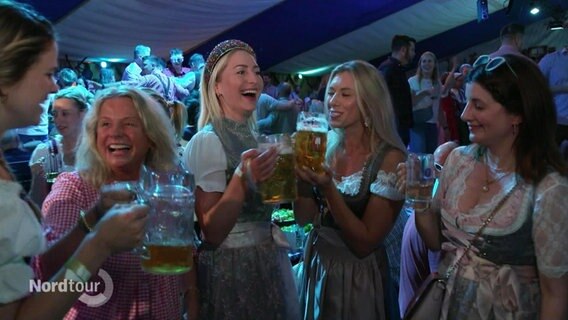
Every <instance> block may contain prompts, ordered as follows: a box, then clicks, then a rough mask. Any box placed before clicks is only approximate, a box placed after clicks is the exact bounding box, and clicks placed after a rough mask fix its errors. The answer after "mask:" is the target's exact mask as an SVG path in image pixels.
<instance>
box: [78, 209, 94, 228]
mask: <svg viewBox="0 0 568 320" xmlns="http://www.w3.org/2000/svg"><path fill="white" fill-rule="evenodd" d="M79 216H80V219H79V226H80V227H81V229H83V231H85V232H86V233H89V232H92V231H93V228H92V227H91V226H90V225H89V223H88V222H87V218H86V216H87V214H86V213H85V211H83V210H81V211H79Z"/></svg>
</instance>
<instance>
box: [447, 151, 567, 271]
mask: <svg viewBox="0 0 568 320" xmlns="http://www.w3.org/2000/svg"><path fill="white" fill-rule="evenodd" d="M474 154H475V151H474V150H473V148H472V147H471V146H470V147H460V148H457V149H456V150H454V151H453V152H452V153H451V154H450V156H449V157H448V161H447V163H446V166H444V172H443V173H442V177H441V192H440V193H438V194H437V197H438V199H439V200H441V206H442V211H441V214H442V219H443V222H444V224H446V225H448V226H450V227H453V228H458V229H460V230H463V231H465V232H467V233H469V234H474V233H476V232H477V230H478V229H479V227H480V226H481V225H482V224H483V222H484V221H485V219H486V217H487V215H488V214H490V213H491V212H492V211H493V209H494V208H495V206H496V205H497V203H498V202H500V200H501V199H502V198H503V197H505V194H506V192H507V191H509V190H511V189H512V188H513V186H514V185H515V183H519V184H520V186H519V187H518V188H517V189H516V190H515V191H514V192H513V193H512V194H511V196H510V197H509V199H507V200H506V201H505V203H504V204H503V206H502V207H501V208H500V209H499V211H498V212H497V213H496V215H495V217H494V218H493V220H492V221H491V222H490V223H489V224H488V225H487V227H486V229H485V230H484V232H483V234H484V235H485V236H486V237H488V236H494V237H507V236H510V235H512V234H513V233H516V232H517V231H519V230H520V229H521V228H522V227H523V225H525V222H526V221H527V219H532V221H529V222H532V230H531V236H532V241H533V242H534V248H535V252H534V255H535V256H536V262H537V266H538V270H539V271H540V272H542V273H543V274H545V275H546V276H549V277H553V278H558V277H561V276H563V275H565V274H566V273H567V272H568V246H566V243H568V232H566V230H567V229H568V215H566V208H568V196H567V195H568V179H567V178H566V177H563V176H561V175H559V174H558V173H557V172H551V173H549V174H548V175H546V176H545V177H544V179H543V180H542V181H541V182H540V183H539V184H538V185H537V186H534V185H532V184H529V183H527V182H525V181H523V179H522V178H521V177H519V176H515V175H510V176H508V177H506V178H504V179H502V180H501V183H502V185H503V190H504V191H503V192H500V193H497V194H495V196H494V197H493V198H492V199H491V200H490V201H487V202H485V203H480V204H478V205H476V206H475V207H473V208H471V209H469V210H467V211H461V210H460V209H459V202H460V200H461V198H462V196H463V195H464V191H465V189H466V179H467V178H468V177H469V175H470V174H471V173H472V171H473V168H474V166H475V163H476V161H478V160H476V158H475V156H474ZM515 249H520V250H522V249H523V248H513V247H511V248H510V250H515Z"/></svg>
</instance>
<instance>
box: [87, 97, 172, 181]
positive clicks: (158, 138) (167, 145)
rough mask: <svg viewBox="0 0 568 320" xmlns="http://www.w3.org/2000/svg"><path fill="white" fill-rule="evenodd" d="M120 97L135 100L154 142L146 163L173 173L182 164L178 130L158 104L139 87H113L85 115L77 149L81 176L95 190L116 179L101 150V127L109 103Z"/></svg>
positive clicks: (134, 102)
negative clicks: (98, 143)
mask: <svg viewBox="0 0 568 320" xmlns="http://www.w3.org/2000/svg"><path fill="white" fill-rule="evenodd" d="M118 97H126V98H129V99H131V100H132V103H133V105H134V108H135V109H136V111H137V113H138V116H139V117H140V120H141V121H142V125H143V127H144V132H145V133H146V136H147V137H148V140H149V141H150V149H149V150H148V153H147V154H146V159H145V161H144V164H145V165H147V166H148V167H150V168H152V169H156V170H169V169H172V168H174V167H175V166H176V165H177V163H178V161H179V159H178V156H177V150H176V143H175V135H174V128H173V126H172V124H171V122H170V119H168V117H167V115H166V114H165V113H164V111H163V110H162V107H161V106H160V105H159V104H158V102H157V101H155V100H154V99H153V98H152V97H150V96H149V95H148V94H147V93H145V92H143V91H142V90H140V89H137V88H133V87H125V86H121V87H116V88H109V89H106V90H103V91H100V92H99V93H98V94H97V96H96V98H95V103H94V105H93V107H92V108H91V109H89V111H88V112H87V114H86V115H85V120H84V123H85V125H84V126H83V130H82V132H81V140H80V142H79V146H78V149H77V162H76V169H77V171H79V174H80V175H81V177H82V178H83V179H84V180H85V181H87V182H88V183H90V184H91V185H93V186H94V187H95V188H99V187H100V186H102V185H103V184H104V183H107V182H109V181H111V180H112V173H111V170H110V168H109V167H108V166H107V164H106V163H105V161H104V159H103V157H102V156H101V154H100V153H99V151H98V149H97V124H98V121H99V115H100V110H101V107H102V105H103V104H104V103H105V101H106V100H108V99H113V98H118Z"/></svg>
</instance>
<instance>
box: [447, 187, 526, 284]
mask: <svg viewBox="0 0 568 320" xmlns="http://www.w3.org/2000/svg"><path fill="white" fill-rule="evenodd" d="M517 187H519V184H518V182H515V186H513V188H511V190H509V192H507V194H506V195H505V196H504V197H503V198H502V199H501V201H499V203H498V204H497V205H496V206H495V208H494V209H493V211H492V212H491V213H490V214H489V216H488V217H487V219H485V221H484V222H483V225H481V228H479V230H477V233H476V234H475V236H474V237H473V239H472V240H471V241H469V244H468V245H467V247H466V248H465V251H464V252H463V254H462V255H461V256H460V258H459V259H458V260H457V261H456V262H455V263H454V264H452V265H451V266H450V267H449V268H448V271H447V272H446V274H445V275H444V278H445V279H449V278H450V276H451V275H452V273H453V272H454V271H455V269H456V268H457V267H458V266H459V264H460V262H461V260H462V259H463V257H464V256H465V255H467V254H468V252H469V250H471V247H472V246H473V243H474V242H475V241H477V239H479V237H480V236H481V233H482V232H483V230H484V229H485V227H487V225H488V224H489V223H490V222H491V221H492V220H493V218H494V217H495V214H496V213H497V211H499V209H501V207H502V206H503V204H504V203H505V201H507V199H509V197H510V196H511V194H513V192H514V191H515V190H516V189H517Z"/></svg>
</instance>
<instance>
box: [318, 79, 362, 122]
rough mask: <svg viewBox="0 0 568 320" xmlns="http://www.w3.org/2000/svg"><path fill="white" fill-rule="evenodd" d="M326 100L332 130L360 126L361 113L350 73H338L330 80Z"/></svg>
mask: <svg viewBox="0 0 568 320" xmlns="http://www.w3.org/2000/svg"><path fill="white" fill-rule="evenodd" d="M326 99H327V104H328V106H329V120H330V122H329V124H330V125H331V126H332V127H333V128H343V129H347V128H350V127H353V126H361V125H362V121H361V113H360V112H359V108H358V107H357V95H356V93H355V81H354V79H353V75H352V74H351V73H350V72H340V73H338V74H336V75H335V76H334V77H333V78H332V79H331V82H330V84H329V88H328V91H327V97H326Z"/></svg>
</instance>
